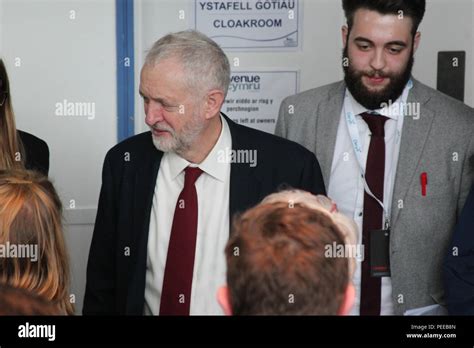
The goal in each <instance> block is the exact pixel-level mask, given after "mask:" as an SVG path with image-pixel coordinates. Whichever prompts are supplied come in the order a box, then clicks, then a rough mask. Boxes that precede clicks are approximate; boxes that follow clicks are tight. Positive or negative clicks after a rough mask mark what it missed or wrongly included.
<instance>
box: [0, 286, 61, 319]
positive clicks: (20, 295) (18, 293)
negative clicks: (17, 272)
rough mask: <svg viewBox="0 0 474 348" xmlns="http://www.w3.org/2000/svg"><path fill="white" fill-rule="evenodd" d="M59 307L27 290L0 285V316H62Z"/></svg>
mask: <svg viewBox="0 0 474 348" xmlns="http://www.w3.org/2000/svg"><path fill="white" fill-rule="evenodd" d="M60 314H61V310H60V309H59V308H58V306H57V305H55V304H53V303H51V302H48V301H46V300H45V299H43V298H41V297H39V296H37V295H36V294H34V293H31V292H30V291H27V290H25V289H17V288H13V287H10V286H5V285H0V315H60Z"/></svg>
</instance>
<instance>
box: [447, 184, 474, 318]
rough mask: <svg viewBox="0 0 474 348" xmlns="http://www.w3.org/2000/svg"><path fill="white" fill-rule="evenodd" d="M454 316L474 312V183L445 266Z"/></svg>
mask: <svg viewBox="0 0 474 348" xmlns="http://www.w3.org/2000/svg"><path fill="white" fill-rule="evenodd" d="M443 281H444V287H445V294H446V304H447V306H448V312H449V314H451V315H474V186H473V187H472V189H471V192H470V193H469V196H468V198H467V200H466V203H465V205H464V208H463V210H462V213H461V217H460V219H459V222H458V224H457V226H456V228H455V230H454V233H453V239H452V243H451V246H450V247H449V249H448V252H447V255H446V258H445V261H444V265H443Z"/></svg>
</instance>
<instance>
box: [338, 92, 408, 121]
mask: <svg viewBox="0 0 474 348" xmlns="http://www.w3.org/2000/svg"><path fill="white" fill-rule="evenodd" d="M346 88H347V87H346ZM407 88H410V87H409V83H407V84H406V85H405V88H404V89H403V91H402V93H401V94H400V96H399V97H398V99H397V100H396V101H395V102H394V103H392V104H391V105H387V106H385V107H383V108H381V109H377V110H369V109H367V108H366V107H365V106H362V105H361V104H359V102H358V101H357V100H355V98H354V97H353V96H352V94H351V92H350V91H349V89H347V92H348V95H349V101H350V102H351V103H352V109H353V111H354V115H360V114H362V113H364V112H376V113H377V114H379V115H382V116H386V117H388V118H390V119H392V120H395V121H396V120H398V116H403V105H404V104H403V103H405V104H406V101H405V102H404V101H403V100H402V96H403V94H404V93H405V91H406V89H407Z"/></svg>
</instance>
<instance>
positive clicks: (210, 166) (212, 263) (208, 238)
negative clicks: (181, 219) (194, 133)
mask: <svg viewBox="0 0 474 348" xmlns="http://www.w3.org/2000/svg"><path fill="white" fill-rule="evenodd" d="M221 123H222V129H221V134H220V136H219V138H218V140H217V142H216V144H215V145H214V147H213V149H212V150H211V152H210V153H209V155H208V156H207V157H206V159H205V160H204V161H203V162H202V163H200V164H199V165H198V166H197V167H199V168H200V169H202V170H203V173H202V174H201V176H200V177H199V178H198V179H197V181H196V184H195V186H196V192H197V197H198V226H197V238H196V254H195V258H194V271H193V280H192V288H191V304H190V314H191V315H217V314H219V315H220V314H223V311H222V309H221V308H220V306H219V304H218V302H217V298H216V294H217V290H218V288H219V287H220V286H222V285H225V283H226V260H225V254H224V248H225V245H226V243H227V241H228V239H229V191H230V188H229V184H230V163H229V162H226V161H219V160H218V158H219V153H220V152H221V151H225V149H226V148H227V149H231V148H232V138H231V134H230V130H229V126H228V125H227V122H226V120H225V119H224V118H223V117H222V116H221ZM189 165H190V163H189V162H188V161H186V160H185V159H183V158H181V157H179V156H178V155H177V154H175V153H172V152H168V153H165V154H164V155H163V158H162V159H161V163H160V169H159V171H158V177H157V180H156V186H155V192H154V196H153V205H152V210H151V215H150V229H149V235H148V256H147V270H146V284H145V306H144V314H146V315H158V314H159V312H160V298H161V290H162V287H163V277H164V273H165V266H166V258H167V254H168V244H169V240H170V235H171V226H172V223H173V216H174V211H175V207H176V202H177V200H178V197H179V194H180V193H181V191H182V189H183V187H184V169H185V168H186V167H187V166H189ZM191 166H194V167H195V166H196V165H191Z"/></svg>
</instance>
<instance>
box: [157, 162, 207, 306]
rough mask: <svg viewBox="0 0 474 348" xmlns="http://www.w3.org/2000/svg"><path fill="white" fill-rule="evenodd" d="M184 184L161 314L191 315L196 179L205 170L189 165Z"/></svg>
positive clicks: (177, 209) (196, 214)
mask: <svg viewBox="0 0 474 348" xmlns="http://www.w3.org/2000/svg"><path fill="white" fill-rule="evenodd" d="M184 171H185V177H184V188H183V190H182V191H181V194H180V195H179V197H178V201H177V202H176V208H175V211H174V218H173V225H172V227H171V235H170V243H169V246H168V256H167V258H166V266H165V275H164V279H163V288H162V292H161V300H160V315H189V308H190V304H191V286H192V281H193V268H194V255H195V251H196V235H197V224H198V201H197V193H196V187H195V186H194V183H195V182H196V180H197V179H198V178H199V176H200V175H201V174H202V170H201V169H199V168H192V167H187V168H186V169H185V170H184Z"/></svg>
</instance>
